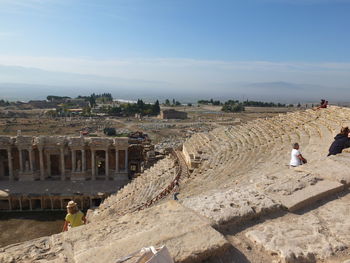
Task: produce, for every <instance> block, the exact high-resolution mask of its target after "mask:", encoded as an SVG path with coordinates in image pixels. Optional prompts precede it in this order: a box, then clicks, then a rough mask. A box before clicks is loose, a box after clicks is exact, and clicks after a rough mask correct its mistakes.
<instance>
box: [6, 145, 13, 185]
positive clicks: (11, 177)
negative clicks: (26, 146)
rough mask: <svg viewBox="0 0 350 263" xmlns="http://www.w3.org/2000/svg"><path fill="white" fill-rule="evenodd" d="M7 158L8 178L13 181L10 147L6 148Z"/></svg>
mask: <svg viewBox="0 0 350 263" xmlns="http://www.w3.org/2000/svg"><path fill="white" fill-rule="evenodd" d="M7 159H8V163H9V180H10V181H13V180H14V178H13V163H12V152H11V148H8V149H7Z"/></svg>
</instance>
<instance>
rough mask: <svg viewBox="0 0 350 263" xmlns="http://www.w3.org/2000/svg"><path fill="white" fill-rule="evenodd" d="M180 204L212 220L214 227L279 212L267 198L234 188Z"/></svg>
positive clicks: (260, 194) (189, 199)
mask: <svg viewBox="0 0 350 263" xmlns="http://www.w3.org/2000/svg"><path fill="white" fill-rule="evenodd" d="M182 204H183V205H184V206H186V207H188V208H191V209H193V210H195V211H196V212H197V213H199V214H201V215H203V216H205V217H208V218H210V219H211V220H213V224H214V226H216V227H219V226H220V225H225V224H237V223H241V222H244V221H247V220H250V219H252V218H256V217H259V216H261V215H263V214H266V213H271V212H274V211H277V210H279V208H280V205H279V204H277V203H276V202H274V201H273V200H272V199H270V198H269V197H268V196H266V195H264V194H262V193H260V192H258V191H256V190H253V189H249V188H236V189H231V190H228V191H225V192H213V193H208V194H203V195H200V196H195V197H191V198H187V199H185V200H183V201H182Z"/></svg>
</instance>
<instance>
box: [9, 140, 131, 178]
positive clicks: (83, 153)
mask: <svg viewBox="0 0 350 263" xmlns="http://www.w3.org/2000/svg"><path fill="white" fill-rule="evenodd" d="M24 150H27V151H28V155H29V169H30V172H34V157H33V150H32V149H24ZM76 151H77V150H75V149H74V150H72V172H73V173H74V172H76ZM80 151H81V156H82V162H81V172H85V171H86V151H85V150H84V149H82V150H80ZM104 151H105V170H106V174H105V175H106V178H108V177H109V151H108V149H105V150H104ZM124 151H125V155H124V156H125V164H124V167H125V170H126V172H127V171H128V150H127V149H125V150H124ZM115 152H116V154H115V156H116V157H115V163H116V166H115V171H116V172H117V173H119V172H120V171H119V150H118V149H116V150H115ZM43 154H44V153H43V148H42V147H39V162H40V180H45V168H44V156H43ZM7 156H8V167H9V179H10V181H13V180H14V175H13V163H12V152H11V148H8V149H7ZM19 163H20V172H21V173H23V172H24V171H25V169H24V168H25V167H24V160H23V149H22V148H20V149H19ZM46 163H47V174H48V176H51V158H50V154H49V153H48V154H47V155H46ZM60 167H61V169H60V171H61V180H65V161H64V148H63V147H61V148H60ZM91 169H92V172H91V176H92V180H95V179H96V150H95V149H92V150H91ZM26 172H28V171H26Z"/></svg>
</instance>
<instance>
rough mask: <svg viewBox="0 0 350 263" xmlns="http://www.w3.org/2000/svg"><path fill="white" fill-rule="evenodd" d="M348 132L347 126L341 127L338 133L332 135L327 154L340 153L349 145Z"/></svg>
mask: <svg viewBox="0 0 350 263" xmlns="http://www.w3.org/2000/svg"><path fill="white" fill-rule="evenodd" d="M349 132H350V130H349V128H348V127H343V128H341V130H340V133H339V134H337V136H335V137H334V142H333V143H332V145H331V147H329V153H328V156H330V155H336V154H338V153H341V152H342V151H343V149H345V148H349V147H350V138H349Z"/></svg>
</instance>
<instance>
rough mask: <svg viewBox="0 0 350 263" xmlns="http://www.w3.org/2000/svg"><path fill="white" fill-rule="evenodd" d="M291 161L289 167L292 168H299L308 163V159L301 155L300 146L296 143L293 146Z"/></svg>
mask: <svg viewBox="0 0 350 263" xmlns="http://www.w3.org/2000/svg"><path fill="white" fill-rule="evenodd" d="M290 155H291V159H290V163H289V165H290V166H292V167H297V166H299V165H302V164H304V163H306V162H307V161H306V159H305V158H304V157H303V156H302V155H301V153H300V151H299V144H298V143H297V142H296V143H294V144H293V150H292V152H291V154H290Z"/></svg>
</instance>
